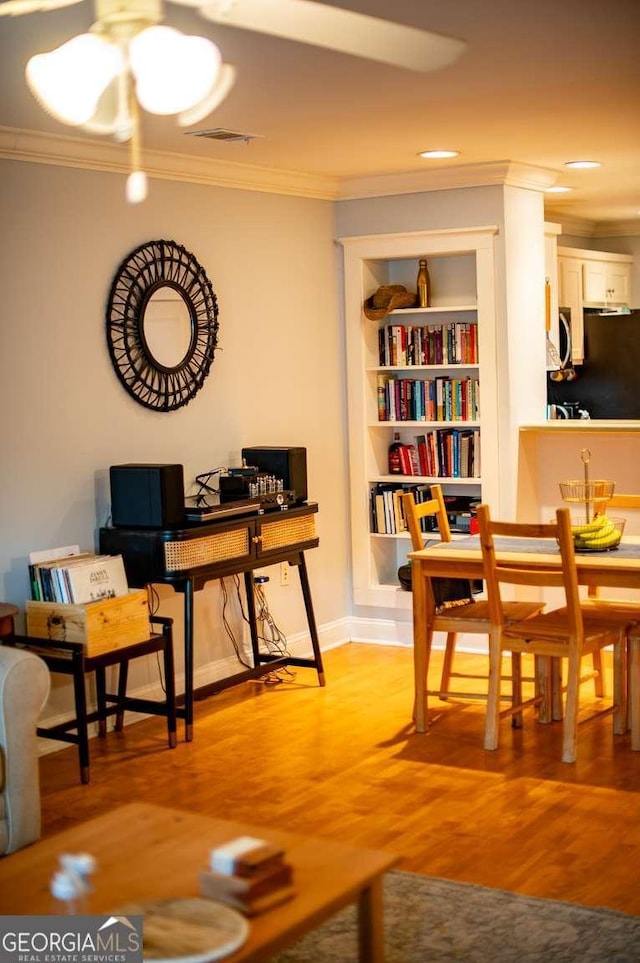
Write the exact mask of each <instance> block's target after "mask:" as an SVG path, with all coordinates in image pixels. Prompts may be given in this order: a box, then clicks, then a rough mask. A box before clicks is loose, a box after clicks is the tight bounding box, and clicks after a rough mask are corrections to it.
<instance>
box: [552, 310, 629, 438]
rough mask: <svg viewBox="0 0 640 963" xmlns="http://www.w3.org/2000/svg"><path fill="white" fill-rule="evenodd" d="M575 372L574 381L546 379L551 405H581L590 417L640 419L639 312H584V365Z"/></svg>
mask: <svg viewBox="0 0 640 963" xmlns="http://www.w3.org/2000/svg"><path fill="white" fill-rule="evenodd" d="M564 313H566V312H564V311H563V314H564ZM561 347H562V346H561ZM561 353H562V351H561ZM575 370H576V374H577V377H576V380H575V381H553V380H552V379H551V378H550V377H548V378H547V386H548V387H547V394H548V401H549V404H562V403H563V402H579V405H580V408H583V409H584V410H586V411H588V412H589V415H590V416H591V418H612V419H616V420H620V419H622V420H629V419H631V420H640V310H635V311H632V312H631V313H630V314H604V313H602V312H601V311H591V310H585V313H584V364H583V365H579V366H578V367H576V369H575Z"/></svg>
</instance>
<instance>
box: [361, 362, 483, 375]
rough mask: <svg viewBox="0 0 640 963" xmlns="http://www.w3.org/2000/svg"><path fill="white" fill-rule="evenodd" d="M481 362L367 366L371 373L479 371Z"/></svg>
mask: <svg viewBox="0 0 640 963" xmlns="http://www.w3.org/2000/svg"><path fill="white" fill-rule="evenodd" d="M479 367H480V365H479V364H477V363H476V364H472V363H469V364H464V363H462V362H456V363H453V364H381V365H378V366H377V367H376V368H367V369H366V370H367V372H369V373H371V374H380V373H381V372H385V371H439V372H445V371H453V372H455V371H477V370H478V369H479Z"/></svg>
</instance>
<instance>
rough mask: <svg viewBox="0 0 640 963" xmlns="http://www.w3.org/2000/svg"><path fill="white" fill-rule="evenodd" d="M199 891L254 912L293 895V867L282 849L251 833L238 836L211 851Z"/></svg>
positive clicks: (252, 914) (261, 910)
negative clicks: (207, 867)
mask: <svg viewBox="0 0 640 963" xmlns="http://www.w3.org/2000/svg"><path fill="white" fill-rule="evenodd" d="M200 895H201V896H204V897H207V898H209V899H216V900H219V901H220V902H222V903H227V904H228V905H229V906H234V907H235V908H236V909H238V910H240V911H241V912H242V913H244V914H245V915H246V916H256V915H257V914H258V913H262V912H263V911H264V910H267V909H271V907H273V906H277V905H278V904H279V903H283V902H285V900H288V899H291V897H292V896H293V895H294V889H293V867H292V866H291V864H290V863H287V862H286V860H285V856H284V851H283V850H282V849H280V848H279V847H278V846H275V845H274V844H272V843H269V842H266V841H265V840H262V839H255V838H254V837H252V836H240V837H238V838H237V839H234V840H232V841H231V842H230V843H227V844H226V845H225V846H220V847H219V848H218V849H214V850H213V851H212V853H211V862H210V868H209V869H207V870H203V872H201V874H200Z"/></svg>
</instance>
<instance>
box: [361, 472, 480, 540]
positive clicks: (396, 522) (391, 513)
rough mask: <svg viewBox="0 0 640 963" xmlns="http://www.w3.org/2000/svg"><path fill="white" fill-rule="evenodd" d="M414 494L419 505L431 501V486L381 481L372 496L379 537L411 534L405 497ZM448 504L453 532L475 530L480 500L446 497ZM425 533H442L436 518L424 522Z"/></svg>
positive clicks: (374, 529) (374, 527)
mask: <svg viewBox="0 0 640 963" xmlns="http://www.w3.org/2000/svg"><path fill="white" fill-rule="evenodd" d="M406 492H412V494H413V497H414V500H415V502H416V504H420V503H421V502H425V501H429V499H430V498H431V490H430V486H429V485H426V484H423V485H415V484H413V485H412V484H407V483H405V484H402V485H393V484H391V483H389V484H386V483H382V482H379V483H378V484H376V485H374V486H373V488H372V489H371V493H370V499H371V500H370V510H371V531H372V532H374V533H375V534H378V535H398V534H402V533H403V532H407V531H408V526H407V521H406V518H405V513H404V503H403V501H402V496H403V495H404V494H405V493H406ZM445 505H446V508H447V516H448V518H449V525H450V527H451V531H454V532H464V533H468V532H470V531H473V528H474V519H475V506H476V505H477V499H475V498H473V497H472V496H455V495H454V496H448V495H445ZM420 527H421V529H422V531H423V532H424V533H425V534H426V535H429V534H430V533H433V532H437V531H438V523H437V520H436V518H435V516H434V515H428V516H427V517H426V518H422V519H420Z"/></svg>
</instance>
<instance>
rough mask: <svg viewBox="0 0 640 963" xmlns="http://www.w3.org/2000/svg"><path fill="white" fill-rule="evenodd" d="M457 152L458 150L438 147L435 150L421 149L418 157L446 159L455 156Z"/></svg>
mask: <svg viewBox="0 0 640 963" xmlns="http://www.w3.org/2000/svg"><path fill="white" fill-rule="evenodd" d="M459 153H460V151H459V150H444V149H442V148H439V149H436V150H421V151H420V153H419V154H418V157H424V159H425V160H446V159H447V158H449V157H457V156H458V155H459Z"/></svg>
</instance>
